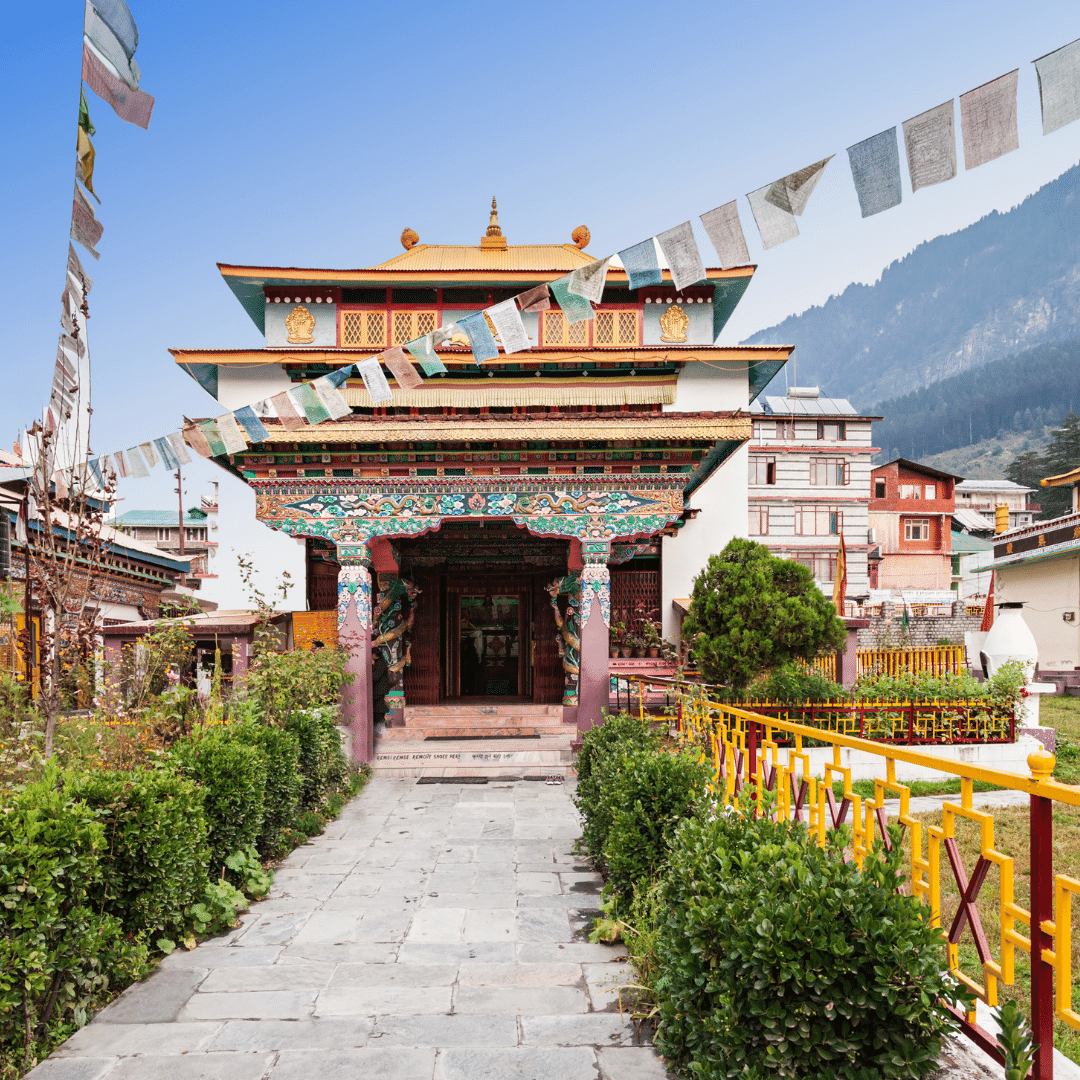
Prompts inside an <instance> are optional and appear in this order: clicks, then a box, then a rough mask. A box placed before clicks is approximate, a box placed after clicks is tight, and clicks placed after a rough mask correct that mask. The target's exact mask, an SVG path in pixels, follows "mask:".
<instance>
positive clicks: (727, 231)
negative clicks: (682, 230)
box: [701, 200, 750, 270]
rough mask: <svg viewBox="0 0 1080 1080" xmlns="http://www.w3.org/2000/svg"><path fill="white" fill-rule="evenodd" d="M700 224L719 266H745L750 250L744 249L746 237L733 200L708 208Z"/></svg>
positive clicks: (748, 260) (728, 268)
mask: <svg viewBox="0 0 1080 1080" xmlns="http://www.w3.org/2000/svg"><path fill="white" fill-rule="evenodd" d="M701 224H702V225H704V226H705V232H706V233H707V234H708V237H709V240H710V241H711V242H712V246H713V247H714V248H716V254H717V255H719V256H720V266H721V267H722V268H723V269H724V270H730V269H731V268H732V267H733V266H746V264H747V263H748V262H750V252H749V251H747V249H746V237H745V236H744V235H743V231H742V223H741V222H740V221H739V207H738V204H737V203H736V202H735V200H732V201H731V202H729V203H724V205H723V206H718V207H717V208H716V209H715V210H710V211H709V212H708V213H707V214H702V215H701Z"/></svg>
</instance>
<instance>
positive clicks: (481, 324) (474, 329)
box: [458, 311, 499, 367]
mask: <svg viewBox="0 0 1080 1080" xmlns="http://www.w3.org/2000/svg"><path fill="white" fill-rule="evenodd" d="M458 326H460V327H461V329H462V330H464V331H465V333H466V334H467V335H468V337H469V342H470V344H471V345H472V354H473V360H475V361H476V366H477V367H479V366H480V365H481V364H482V363H483V362H484V361H485V360H494V359H495V358H496V357H497V356H498V355H499V347H498V346H497V345H496V344H495V339H494V338H493V337H492V336H491V330H490V329H488V324H487V319H485V318H484V313H483V312H482V311H479V312H477V313H476V314H475V315H466V316H465V318H464V319H458Z"/></svg>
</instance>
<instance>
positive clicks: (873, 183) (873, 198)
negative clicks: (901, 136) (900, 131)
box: [848, 127, 901, 218]
mask: <svg viewBox="0 0 1080 1080" xmlns="http://www.w3.org/2000/svg"><path fill="white" fill-rule="evenodd" d="M848 160H849V161H850V162H851V178H852V179H853V180H854V181H855V192H856V194H857V195H858V196H859V207H860V209H861V210H862V216H863V217H864V218H868V217H873V215H874V214H880V213H881V212H882V211H883V210H890V209H892V207H894V206H898V205H899V203H900V199H901V190H900V151H899V150H898V148H897V145H896V128H895V127H891V128H889V130H888V131H882V132H880V133H879V134H877V135H874V136H872V137H871V138H869V139H864V140H863V141H862V142H860V143H856V144H855V145H854V146H849V147H848Z"/></svg>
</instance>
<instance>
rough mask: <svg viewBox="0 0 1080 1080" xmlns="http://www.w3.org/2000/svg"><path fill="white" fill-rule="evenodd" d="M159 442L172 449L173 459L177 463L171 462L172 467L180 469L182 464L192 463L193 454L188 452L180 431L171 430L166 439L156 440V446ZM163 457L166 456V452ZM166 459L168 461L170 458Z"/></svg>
mask: <svg viewBox="0 0 1080 1080" xmlns="http://www.w3.org/2000/svg"><path fill="white" fill-rule="evenodd" d="M159 443H160V444H161V445H162V446H163V447H165V448H166V449H169V450H172V459H173V462H175V464H169V468H170V469H173V468H177V469H178V468H179V467H180V466H181V465H190V464H191V455H190V454H189V453H188V452H187V447H186V446H185V445H184V439H183V436H182V435H181V434H180V432H179V431H171V432H170V433H169V434H168V435H166V436H165V438H164V439H155V440H154V445H155V446H157V445H158V444H159ZM162 457H164V454H163V455H162ZM166 461H168V459H166Z"/></svg>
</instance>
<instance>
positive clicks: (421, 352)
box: [405, 334, 446, 375]
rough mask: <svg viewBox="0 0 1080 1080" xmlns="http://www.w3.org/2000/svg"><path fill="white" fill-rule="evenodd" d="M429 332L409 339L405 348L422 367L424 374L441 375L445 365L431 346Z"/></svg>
mask: <svg viewBox="0 0 1080 1080" xmlns="http://www.w3.org/2000/svg"><path fill="white" fill-rule="evenodd" d="M431 340H432V335H431V334H425V335H424V336H423V337H422V338H417V339H416V340H415V341H410V342H408V343H407V344H406V346H405V348H406V349H408V350H409V354H410V355H411V356H412V358H413V359H414V360H415V361H416V362H417V363H418V364H419V365H420V367H421V368H423V371H424V374H425V375H441V374H442V373H443V372H445V371H446V365H445V364H444V363H443V362H442V361H441V360H440V359H439V358H438V356H436V355H435V350H434V349H432V347H431Z"/></svg>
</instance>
